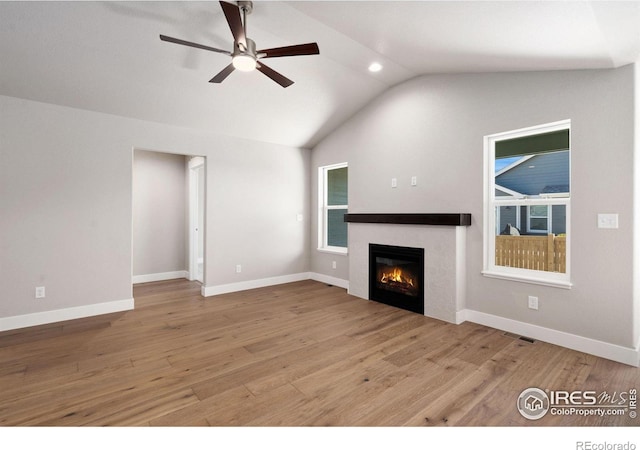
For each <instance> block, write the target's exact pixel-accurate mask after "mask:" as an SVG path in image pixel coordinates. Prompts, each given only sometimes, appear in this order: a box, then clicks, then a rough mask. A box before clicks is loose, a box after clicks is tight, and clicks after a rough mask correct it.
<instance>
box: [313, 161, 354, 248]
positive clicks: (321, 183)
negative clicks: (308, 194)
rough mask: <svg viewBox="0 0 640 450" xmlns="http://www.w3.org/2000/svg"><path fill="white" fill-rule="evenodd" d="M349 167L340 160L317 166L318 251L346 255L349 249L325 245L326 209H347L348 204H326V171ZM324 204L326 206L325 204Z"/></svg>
mask: <svg viewBox="0 0 640 450" xmlns="http://www.w3.org/2000/svg"><path fill="white" fill-rule="evenodd" d="M343 167H347V168H348V167H349V165H348V163H346V162H342V163H338V164H331V165H328V166H322V167H318V249H317V250H318V251H319V252H324V253H337V254H340V255H346V254H347V253H348V251H349V249H348V247H334V246H332V245H327V229H328V226H327V220H328V214H327V211H328V210H331V209H348V208H349V205H326V203H327V202H326V199H327V196H328V192H327V191H328V182H327V173H328V172H329V171H330V170H334V169H342V168H343ZM325 205H326V206H325Z"/></svg>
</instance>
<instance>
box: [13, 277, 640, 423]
mask: <svg viewBox="0 0 640 450" xmlns="http://www.w3.org/2000/svg"><path fill="white" fill-rule="evenodd" d="M134 296H135V302H136V309H135V310H134V311H129V312H124V313H117V314H109V315H104V316H98V317H93V318H87V319H80V320H75V321H69V322H64V323H58V324H52V325H46V326H40V327H34V328H30V329H25V330H15V331H10V332H4V333H0V425H4V426H11V425H20V426H28V425H45V426H62V425H69V426H86V425H92V426H103V425H116V426H147V425H151V426H179V425H190V426H201V425H213V426H240V425H242V426H284V425H286V426H316V425H318V426H326V425H332V426H403V425H409V426H413V425H415V426H418V425H419V426H434V425H444V426H471V425H474V426H477V425H483V426H484V425H517V426H523V425H526V426H531V425H535V426H539V425H541V426H549V425H562V426H566V425H569V426H573V425H589V426H600V425H631V426H636V425H638V424H639V423H640V421H639V419H632V418H630V417H629V414H625V415H624V416H603V417H599V416H580V415H576V414H574V415H566V416H559V415H551V414H547V415H546V416H545V417H543V418H542V419H540V420H537V421H531V420H528V419H525V418H524V417H522V416H521V415H520V414H519V412H518V411H517V409H516V401H517V398H518V396H519V394H520V393H521V392H522V391H523V390H524V389H525V388H529V387H539V388H542V389H551V390H554V389H561V390H567V391H572V390H583V391H584V390H594V391H596V392H598V393H600V392H602V391H606V392H607V393H609V394H612V393H613V392H617V393H620V392H627V391H629V390H630V389H633V388H635V389H637V388H640V369H638V368H634V367H630V366H626V365H623V364H618V363H615V362H612V361H608V360H605V359H601V358H597V357H594V356H590V355H586V354H583V353H579V352H575V351H572V350H568V349H565V348H561V347H557V346H554V345H550V344H546V343H543V342H535V343H528V342H524V341H522V340H520V339H517V338H516V337H509V336H507V335H505V334H504V333H503V332H502V331H499V330H495V329H492V328H487V327H485V326H481V325H476V324H472V323H464V324H462V325H453V324H448V323H445V322H441V321H438V320H434V319H430V318H427V317H424V316H421V315H418V314H414V313H410V312H407V311H403V310H399V309H395V308H392V307H389V306H386V305H382V304H378V303H375V302H368V301H365V300H362V299H358V298H355V297H350V296H349V295H347V294H346V292H345V291H344V290H343V289H340V288H337V287H329V286H326V285H324V284H321V283H317V282H314V281H303V282H298V283H291V284H287V285H281V286H274V287H269V288H262V289H255V290H252V291H245V292H239V293H233V294H227V295H221V296H217V297H209V298H203V297H201V296H200V285H199V284H198V283H195V282H188V281H185V280H175V281H166V282H157V283H148V284H144V285H138V286H136V287H135V288H134Z"/></svg>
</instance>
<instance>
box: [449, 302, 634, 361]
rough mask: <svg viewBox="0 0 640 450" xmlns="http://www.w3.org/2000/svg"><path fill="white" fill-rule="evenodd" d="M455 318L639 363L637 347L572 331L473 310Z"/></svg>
mask: <svg viewBox="0 0 640 450" xmlns="http://www.w3.org/2000/svg"><path fill="white" fill-rule="evenodd" d="M458 318H460V319H463V321H464V319H466V320H468V321H469V322H474V323H478V324H480V325H486V326H488V327H491V328H496V329H498V330H504V331H509V332H511V333H515V334H518V335H520V336H526V337H530V338H534V339H538V340H540V341H544V342H548V343H550V344H555V345H559V346H562V347H566V348H570V349H572V350H577V351H579V352H584V353H589V354H590V355H595V356H599V357H601V358H605V359H610V360H612V361H616V362H620V363H623V364H628V365H630V366H634V367H639V366H640V349H639V348H638V347H636V348H629V347H622V346H620V345H616V344H610V343H607V342H602V341H597V340H595V339H590V338H586V337H583V336H577V335H575V334H570V333H565V332H563V331H558V330H553V329H551V328H545V327H541V326H538V325H532V324H530V323H525V322H519V321H517V320H511V319H506V318H504V317H499V316H494V315H492V314H486V313H482V312H478V311H474V310H470V309H467V310H464V311H460V312H459V313H458Z"/></svg>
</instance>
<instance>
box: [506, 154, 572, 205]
mask: <svg viewBox="0 0 640 450" xmlns="http://www.w3.org/2000/svg"><path fill="white" fill-rule="evenodd" d="M496 184H499V185H500V186H503V187H506V188H508V189H511V190H514V191H516V192H520V193H522V194H525V195H539V194H541V193H545V192H546V193H550V192H568V191H569V150H563V151H559V152H553V153H543V154H540V155H535V156H534V157H533V158H531V159H529V160H528V161H525V162H523V163H522V164H520V165H518V166H516V167H514V168H513V169H511V170H508V171H507V172H505V173H503V174H501V175H498V176H497V177H496Z"/></svg>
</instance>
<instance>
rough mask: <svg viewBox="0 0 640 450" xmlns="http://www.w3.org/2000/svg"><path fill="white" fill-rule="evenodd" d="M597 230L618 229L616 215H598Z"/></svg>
mask: <svg viewBox="0 0 640 450" xmlns="http://www.w3.org/2000/svg"><path fill="white" fill-rule="evenodd" d="M598 228H618V215H617V214H598Z"/></svg>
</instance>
